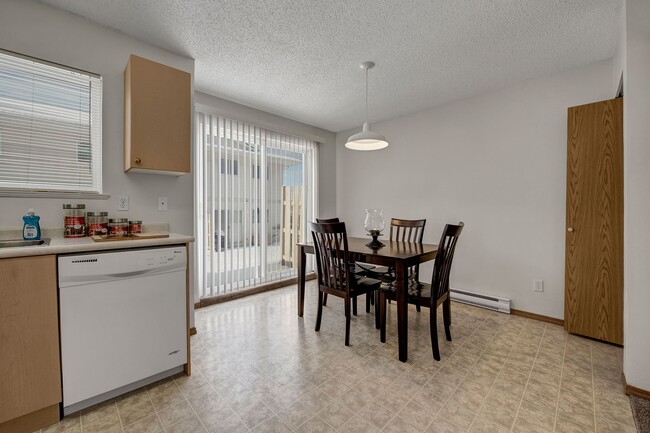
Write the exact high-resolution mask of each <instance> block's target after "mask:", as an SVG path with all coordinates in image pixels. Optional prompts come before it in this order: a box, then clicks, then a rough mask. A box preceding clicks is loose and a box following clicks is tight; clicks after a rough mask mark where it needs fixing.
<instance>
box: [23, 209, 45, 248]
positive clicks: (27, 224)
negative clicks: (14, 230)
mask: <svg viewBox="0 0 650 433" xmlns="http://www.w3.org/2000/svg"><path fill="white" fill-rule="evenodd" d="M40 219H41V217H39V216H38V215H36V212H34V209H30V210H28V211H27V215H25V216H24V217H23V221H24V224H23V239H25V240H27V241H37V240H40V239H41V225H40V224H39V220H40Z"/></svg>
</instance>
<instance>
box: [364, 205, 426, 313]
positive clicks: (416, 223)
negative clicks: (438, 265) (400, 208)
mask: <svg viewBox="0 0 650 433" xmlns="http://www.w3.org/2000/svg"><path fill="white" fill-rule="evenodd" d="M426 223H427V220H426V219H417V220H407V219H401V218H391V220H390V231H389V240H391V241H396V242H413V243H419V244H421V243H422V237H423V236H424V226H425V224H426ZM359 266H360V267H361V268H362V269H363V270H364V274H365V275H366V276H368V277H370V278H377V279H380V280H382V281H383V282H384V283H386V284H389V285H392V286H394V285H395V268H393V267H384V266H377V267H372V268H369V267H367V265H366V264H359ZM419 280H420V265H415V266H411V267H409V286H414V285H417V284H419ZM416 309H417V311H420V306H419V305H418V306H416Z"/></svg>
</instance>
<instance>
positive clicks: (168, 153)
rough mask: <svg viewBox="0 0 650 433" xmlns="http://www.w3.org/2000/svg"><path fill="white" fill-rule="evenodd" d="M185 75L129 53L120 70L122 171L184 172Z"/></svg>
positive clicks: (186, 162)
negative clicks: (129, 55)
mask: <svg viewBox="0 0 650 433" xmlns="http://www.w3.org/2000/svg"><path fill="white" fill-rule="evenodd" d="M191 87H192V86H191V75H190V74H189V73H187V72H185V71H180V70H178V69H174V68H171V67H169V66H166V65H162V64H160V63H156V62H152V61H151V60H147V59H143V58H142V57H138V56H136V55H131V57H130V58H129V62H128V64H127V65H126V69H125V70H124V171H131V172H141V173H154V174H172V175H181V174H183V173H189V172H190V147H191V146H190V140H191V125H192V120H191Z"/></svg>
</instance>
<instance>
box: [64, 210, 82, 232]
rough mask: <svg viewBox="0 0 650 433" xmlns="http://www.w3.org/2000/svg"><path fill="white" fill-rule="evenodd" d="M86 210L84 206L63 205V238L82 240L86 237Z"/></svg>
mask: <svg viewBox="0 0 650 433" xmlns="http://www.w3.org/2000/svg"><path fill="white" fill-rule="evenodd" d="M84 209H86V205H85V204H64V205H63V214H64V216H63V227H64V229H65V230H64V233H63V237H66V238H82V237H84V236H86V215H85V213H84Z"/></svg>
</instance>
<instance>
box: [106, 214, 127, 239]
mask: <svg viewBox="0 0 650 433" xmlns="http://www.w3.org/2000/svg"><path fill="white" fill-rule="evenodd" d="M128 234H129V220H128V219H126V218H112V219H109V220H108V236H109V237H111V238H123V237H125V236H128Z"/></svg>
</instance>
